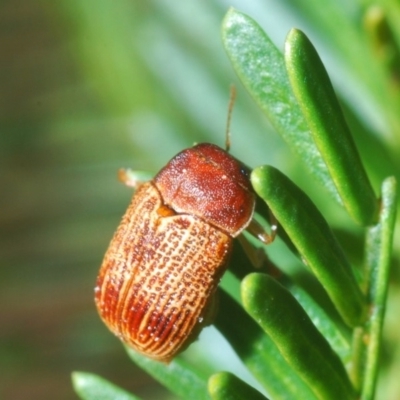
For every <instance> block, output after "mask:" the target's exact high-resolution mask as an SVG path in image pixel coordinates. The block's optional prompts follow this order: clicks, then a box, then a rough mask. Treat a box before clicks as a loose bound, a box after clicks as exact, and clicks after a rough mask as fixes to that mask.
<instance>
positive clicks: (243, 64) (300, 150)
mask: <svg viewBox="0 0 400 400" xmlns="http://www.w3.org/2000/svg"><path fill="white" fill-rule="evenodd" d="M222 39H223V43H224V46H225V50H226V52H227V54H228V56H229V58H230V60H231V62H232V65H233V67H234V69H235V71H236V73H237V75H238V76H239V78H240V79H241V81H242V83H243V85H244V86H245V88H246V89H247V90H248V91H249V93H250V94H251V95H252V97H253V98H254V100H255V101H256V102H257V104H258V105H259V107H260V108H261V109H262V110H263V112H264V113H265V114H266V115H267V117H268V119H269V120H270V122H271V123H272V125H273V126H274V128H275V129H276V130H277V132H278V133H279V134H280V135H281V136H282V138H283V139H284V140H285V141H286V142H287V144H288V145H289V146H290V148H291V150H292V151H293V152H294V153H296V154H298V155H299V156H300V158H301V160H302V161H303V162H304V163H305V165H306V166H307V167H308V169H309V171H310V172H311V173H312V174H313V175H314V176H316V178H317V179H318V180H319V182H320V183H321V184H322V185H323V186H324V187H326V188H327V189H328V190H329V192H330V193H331V194H332V195H333V196H334V197H335V198H336V199H337V201H339V202H340V197H339V195H338V193H337V191H336V188H335V186H334V184H333V181H332V179H331V177H330V175H329V171H328V169H327V166H326V165H325V162H324V160H323V159H322V157H321V155H320V153H319V151H318V149H317V146H316V145H315V143H314V140H313V138H312V136H311V133H310V131H309V127H308V126H307V123H306V121H305V119H304V116H303V114H302V111H301V109H300V107H299V105H298V103H297V100H296V99H295V97H294V95H293V92H292V89H291V85H290V82H289V78H288V76H287V73H286V68H285V62H284V59H283V56H282V54H281V52H280V51H279V50H278V49H277V48H276V47H275V45H274V44H273V43H272V42H271V40H270V39H269V37H268V36H267V35H266V34H265V32H264V31H263V30H262V29H261V27H260V26H259V25H258V24H257V23H256V22H255V21H253V20H252V19H251V18H250V17H248V16H247V15H245V14H242V13H240V12H238V11H236V10H235V9H233V8H231V9H230V10H229V11H228V13H227V14H226V16H225V18H224V21H223V23H222Z"/></svg>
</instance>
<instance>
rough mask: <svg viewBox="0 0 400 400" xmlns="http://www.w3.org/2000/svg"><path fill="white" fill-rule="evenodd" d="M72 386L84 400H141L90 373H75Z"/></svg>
mask: <svg viewBox="0 0 400 400" xmlns="http://www.w3.org/2000/svg"><path fill="white" fill-rule="evenodd" d="M72 384H73V386H74V389H75V392H76V393H77V394H78V395H79V397H80V398H81V399H82V400H140V398H139V397H136V396H134V395H133V394H130V393H128V392H127V391H125V390H123V389H121V388H119V387H118V386H116V385H114V384H113V383H111V382H109V381H107V380H106V379H104V378H101V377H100V376H98V375H95V374H90V373H88V372H73V373H72Z"/></svg>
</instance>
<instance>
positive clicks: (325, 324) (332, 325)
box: [280, 282, 352, 364]
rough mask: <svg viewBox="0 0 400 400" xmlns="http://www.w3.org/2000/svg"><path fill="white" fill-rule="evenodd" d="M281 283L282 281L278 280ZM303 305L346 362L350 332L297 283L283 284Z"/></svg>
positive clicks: (348, 355) (348, 357) (349, 348)
mask: <svg viewBox="0 0 400 400" xmlns="http://www.w3.org/2000/svg"><path fill="white" fill-rule="evenodd" d="M280 283H282V282H280ZM283 286H285V287H286V288H287V289H288V290H289V291H290V293H291V294H292V295H293V296H294V297H295V299H296V300H297V301H298V302H299V303H300V305H301V306H302V307H303V309H304V310H305V312H306V313H307V315H308V316H309V317H310V319H311V321H312V322H313V324H314V325H315V326H316V328H317V329H318V330H319V331H320V332H321V334H322V336H324V338H325V339H326V340H327V341H328V343H329V344H330V345H331V347H332V349H333V350H334V351H335V353H336V354H337V355H338V356H339V357H340V359H341V360H342V362H343V363H344V364H346V363H347V362H349V361H350V359H351V350H352V349H351V346H350V332H347V331H346V330H345V329H344V327H343V326H338V324H337V323H336V322H335V321H334V320H333V319H332V316H331V315H330V314H329V313H327V311H326V310H324V309H323V308H322V307H321V305H320V304H318V303H317V302H316V301H315V300H314V299H313V298H312V297H311V296H310V295H309V294H308V293H307V292H306V291H305V290H304V289H302V288H301V287H299V286H298V285H290V286H287V285H283Z"/></svg>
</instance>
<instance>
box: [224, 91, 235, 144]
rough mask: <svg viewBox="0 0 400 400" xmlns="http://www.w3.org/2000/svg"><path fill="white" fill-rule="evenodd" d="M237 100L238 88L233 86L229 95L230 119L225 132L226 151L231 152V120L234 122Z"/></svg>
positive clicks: (227, 121)
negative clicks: (234, 109) (233, 116)
mask: <svg viewBox="0 0 400 400" xmlns="http://www.w3.org/2000/svg"><path fill="white" fill-rule="evenodd" d="M235 100H236V87H235V85H231V92H230V95H229V105H228V117H227V119H226V132H225V150H226V151H229V149H230V148H231V120H232V110H233V106H234V105H235Z"/></svg>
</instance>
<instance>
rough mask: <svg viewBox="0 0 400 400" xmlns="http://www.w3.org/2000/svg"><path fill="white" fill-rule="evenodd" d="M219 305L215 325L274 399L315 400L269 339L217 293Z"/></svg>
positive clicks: (223, 296)
mask: <svg viewBox="0 0 400 400" xmlns="http://www.w3.org/2000/svg"><path fill="white" fill-rule="evenodd" d="M219 304H220V310H221V312H219V313H218V315H217V319H216V321H215V326H216V327H217V329H218V330H219V331H220V332H221V333H222V334H223V335H224V337H225V338H226V339H227V340H228V342H229V343H230V345H231V346H232V348H233V349H234V350H235V352H236V353H237V355H238V356H239V357H240V359H241V360H242V361H243V363H244V364H245V365H246V366H247V368H248V369H249V371H250V372H251V373H252V374H253V375H254V376H255V377H256V378H257V380H258V382H259V383H260V384H261V385H262V386H263V387H264V388H265V389H266V391H267V392H268V394H269V395H270V396H271V397H272V398H273V399H274V400H293V399H307V400H316V399H317V397H316V396H315V394H313V392H312V391H311V389H310V388H309V386H308V385H307V384H306V383H305V382H304V381H303V380H302V378H301V377H300V376H299V375H298V374H297V372H295V371H294V370H293V368H292V367H291V366H290V365H289V364H288V362H287V361H286V360H285V359H284V358H283V356H282V355H281V353H280V352H279V350H278V348H277V347H276V345H275V343H274V342H273V341H272V340H271V338H270V337H269V336H268V335H266V334H265V333H264V332H263V331H262V329H261V328H260V327H259V326H258V325H257V324H256V323H255V322H254V320H253V319H252V318H251V317H250V316H249V315H248V314H247V313H246V312H245V311H244V310H243V308H242V307H241V306H240V305H239V304H238V303H237V302H236V301H234V300H233V299H232V298H231V297H230V296H229V295H228V294H226V293H225V292H224V291H220V296H219ZM277 307H279V305H278V306H277Z"/></svg>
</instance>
